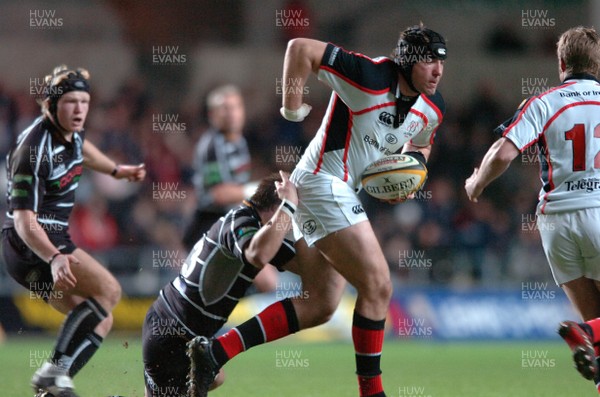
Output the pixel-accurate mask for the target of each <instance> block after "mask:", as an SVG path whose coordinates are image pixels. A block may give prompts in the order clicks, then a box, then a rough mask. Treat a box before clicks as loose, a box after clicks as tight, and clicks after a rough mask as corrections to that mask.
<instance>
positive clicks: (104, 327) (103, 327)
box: [95, 313, 114, 337]
mask: <svg viewBox="0 0 600 397" xmlns="http://www.w3.org/2000/svg"><path fill="white" fill-rule="evenodd" d="M113 319H114V318H113V315H112V313H108V316H106V317H105V318H104V320H102V321H100V323H99V324H98V325H97V326H96V329H95V331H96V333H97V334H98V335H100V336H102V337H104V336H106V335H108V333H109V332H110V330H111V329H112V326H113Z"/></svg>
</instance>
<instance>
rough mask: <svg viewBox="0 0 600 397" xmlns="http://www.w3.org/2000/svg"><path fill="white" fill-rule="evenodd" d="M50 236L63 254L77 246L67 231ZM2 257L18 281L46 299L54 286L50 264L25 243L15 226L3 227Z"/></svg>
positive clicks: (69, 252)
mask: <svg viewBox="0 0 600 397" xmlns="http://www.w3.org/2000/svg"><path fill="white" fill-rule="evenodd" d="M48 238H49V239H50V241H51V242H52V244H54V246H55V247H57V248H58V249H59V251H60V252H61V253H63V254H71V253H73V251H75V249H76V248H77V247H76V246H75V244H73V242H72V241H71V237H70V236H69V234H67V233H60V234H59V233H48ZM2 257H3V258H4V263H5V264H6V270H7V272H8V274H10V276H11V277H12V278H13V279H15V281H16V282H18V283H19V284H21V285H22V286H23V287H25V288H27V289H28V290H30V291H32V292H35V293H37V294H38V295H40V296H41V297H44V299H46V297H47V296H49V293H50V291H52V288H53V287H54V281H53V279H52V271H51V270H50V265H48V263H47V262H46V261H45V260H42V259H41V258H40V257H39V256H37V255H36V254H35V253H34V252H33V251H32V250H31V249H29V247H27V245H25V243H24V242H23V240H22V239H21V237H19V235H18V234H17V231H16V230H15V229H14V228H8V229H2Z"/></svg>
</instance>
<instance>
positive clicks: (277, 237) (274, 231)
mask: <svg viewBox="0 0 600 397" xmlns="http://www.w3.org/2000/svg"><path fill="white" fill-rule="evenodd" d="M291 229H292V218H291V217H290V215H289V214H288V213H286V212H284V211H283V210H282V209H281V208H279V209H278V210H277V211H276V212H275V213H274V214H273V217H272V218H271V219H270V220H269V222H267V224H265V225H264V226H263V227H261V228H260V230H259V231H258V232H257V233H256V234H255V235H254V237H252V240H251V241H250V244H248V247H247V248H246V251H245V255H246V259H248V261H249V262H250V263H252V264H253V265H254V266H256V267H258V268H259V269H262V268H263V267H264V266H265V265H266V264H268V263H269V262H271V260H272V259H273V258H274V257H275V255H276V254H277V251H279V248H280V247H281V244H282V243H283V239H284V238H285V236H286V234H287V233H288V232H289V231H290V230H291Z"/></svg>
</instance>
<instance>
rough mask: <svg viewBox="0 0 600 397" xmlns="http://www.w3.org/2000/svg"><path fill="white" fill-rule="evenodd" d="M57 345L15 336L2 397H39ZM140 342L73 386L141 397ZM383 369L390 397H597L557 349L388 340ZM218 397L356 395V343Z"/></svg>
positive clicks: (3, 369) (271, 367) (242, 362)
mask: <svg viewBox="0 0 600 397" xmlns="http://www.w3.org/2000/svg"><path fill="white" fill-rule="evenodd" d="M51 346H52V340H51V339H49V338H25V337H17V336H12V337H9V338H8V340H6V341H5V342H4V344H2V345H0V384H1V386H0V390H1V391H0V394H1V395H2V396H6V397H24V396H32V395H33V393H32V392H31V389H30V388H29V379H30V377H31V375H32V373H33V372H34V371H35V369H36V368H37V366H38V365H39V362H40V361H43V360H44V359H45V358H46V357H47V355H48V354H49V351H50V349H51ZM141 360H142V359H141V345H140V341H139V336H121V335H112V336H111V337H109V338H108V339H107V340H106V341H105V343H104V345H103V346H102V348H101V349H100V350H99V352H98V353H97V354H96V356H95V357H94V358H93V360H92V361H91V362H90V363H89V364H88V366H87V367H86V368H84V369H83V370H82V372H81V373H80V374H79V375H78V376H77V377H76V378H75V385H76V387H77V391H78V393H79V395H80V396H81V397H106V396H111V395H121V396H125V397H142V396H143V394H144V393H143V381H142V364H141V362H142V361H141ZM382 360H383V362H382V368H383V371H384V378H383V379H384V386H385V389H386V393H387V396H388V397H507V396H511V397H519V396H523V397H536V396H544V397H548V396H561V397H562V396H578V397H580V396H583V397H584V396H594V395H597V394H596V391H595V390H594V387H593V384H592V382H589V381H586V380H584V379H583V378H582V377H580V376H579V374H577V373H576V371H575V370H574V369H573V368H572V363H571V359H570V356H569V352H568V349H567V347H566V346H565V345H564V344H563V343H561V342H560V341H556V342H531V343H527V342H518V343H512V342H493V343H492V342H473V343H444V342H434V341H428V340H419V341H414V342H413V341H411V342H408V341H390V342H386V344H385V348H384V355H383V359H382ZM225 369H226V375H227V379H226V382H225V384H224V385H223V386H222V387H221V388H219V389H218V390H216V391H214V392H212V393H210V395H211V396H213V397H242V396H243V397H252V396H257V397H258V396H261V397H264V396H286V397H322V396H335V397H339V396H351V397H352V396H357V395H358V393H357V386H356V379H355V376H354V356H353V349H352V345H351V344H349V343H300V342H296V341H285V340H283V341H278V342H276V343H272V344H270V345H267V346H260V347H257V348H254V349H252V350H250V351H249V352H247V353H245V354H242V355H240V356H238V357H237V358H236V359H235V360H233V361H232V362H230V363H229V364H227V366H226V367H225Z"/></svg>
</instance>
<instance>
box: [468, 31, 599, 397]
mask: <svg viewBox="0 0 600 397" xmlns="http://www.w3.org/2000/svg"><path fill="white" fill-rule="evenodd" d="M557 55H558V72H559V76H560V80H561V81H562V84H560V85H559V86H557V87H554V88H552V89H550V90H548V91H546V92H545V93H543V94H541V95H538V96H535V97H533V98H530V99H529V100H528V101H527V102H526V103H525V104H524V106H522V108H521V109H520V111H519V112H518V113H517V114H516V115H515V117H514V118H513V120H512V121H511V122H510V123H509V125H508V126H507V127H506V129H505V130H504V132H503V137H502V138H500V139H499V140H498V141H496V142H495V143H494V144H493V145H492V147H491V148H490V149H489V151H488V152H487V153H486V155H485V156H484V158H483V161H482V162H481V165H480V167H479V168H475V171H474V172H473V175H471V176H470V177H469V178H468V179H467V180H466V182H465V190H466V193H467V196H468V197H469V199H470V200H472V201H477V198H478V197H479V196H480V195H481V194H482V192H483V190H484V189H485V187H486V186H487V185H488V184H489V183H490V182H492V181H493V180H494V179H495V178H497V177H498V176H500V175H501V174H502V173H503V172H504V171H505V170H506V169H507V168H508V167H509V165H510V163H511V161H512V160H513V159H514V158H515V157H516V156H517V155H519V153H520V152H522V151H524V150H526V149H527V148H528V147H529V146H531V145H537V147H538V151H539V158H540V170H541V179H542V189H541V190H540V193H539V203H538V206H537V226H538V230H539V231H540V236H541V238H542V246H543V248H544V252H545V254H546V257H547V259H548V263H549V265H550V269H551V270H552V275H553V276H554V280H555V281H556V283H557V284H558V285H560V286H561V288H562V289H563V290H564V291H565V293H566V295H567V297H568V298H569V300H570V301H571V303H572V304H573V306H574V307H575V308H576V310H577V311H578V312H579V314H580V315H581V317H582V318H583V320H584V321H586V322H587V323H584V324H579V325H578V324H577V323H574V322H571V321H565V322H563V323H561V324H560V326H559V334H560V335H561V336H562V337H563V338H564V339H565V341H566V342H567V344H568V345H569V347H570V348H571V350H572V352H573V357H574V360H575V363H576V367H577V369H578V370H579V372H580V373H581V374H582V375H583V376H584V377H585V378H586V379H595V382H596V385H597V388H598V390H599V391H600V376H599V374H598V372H599V371H598V364H597V362H596V360H595V356H599V355H600V348H599V347H598V345H597V344H598V342H600V319H596V318H597V317H600V139H599V138H600V83H599V82H598V75H599V72H600V36H599V35H598V33H597V32H596V31H595V30H594V29H592V28H584V27H581V26H580V27H576V28H572V29H569V30H567V31H566V32H564V33H563V34H562V35H561V37H560V39H559V40H558V43H557ZM590 320H591V321H590ZM592 344H596V348H595V349H596V350H595V351H594V347H593V346H592Z"/></svg>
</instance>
